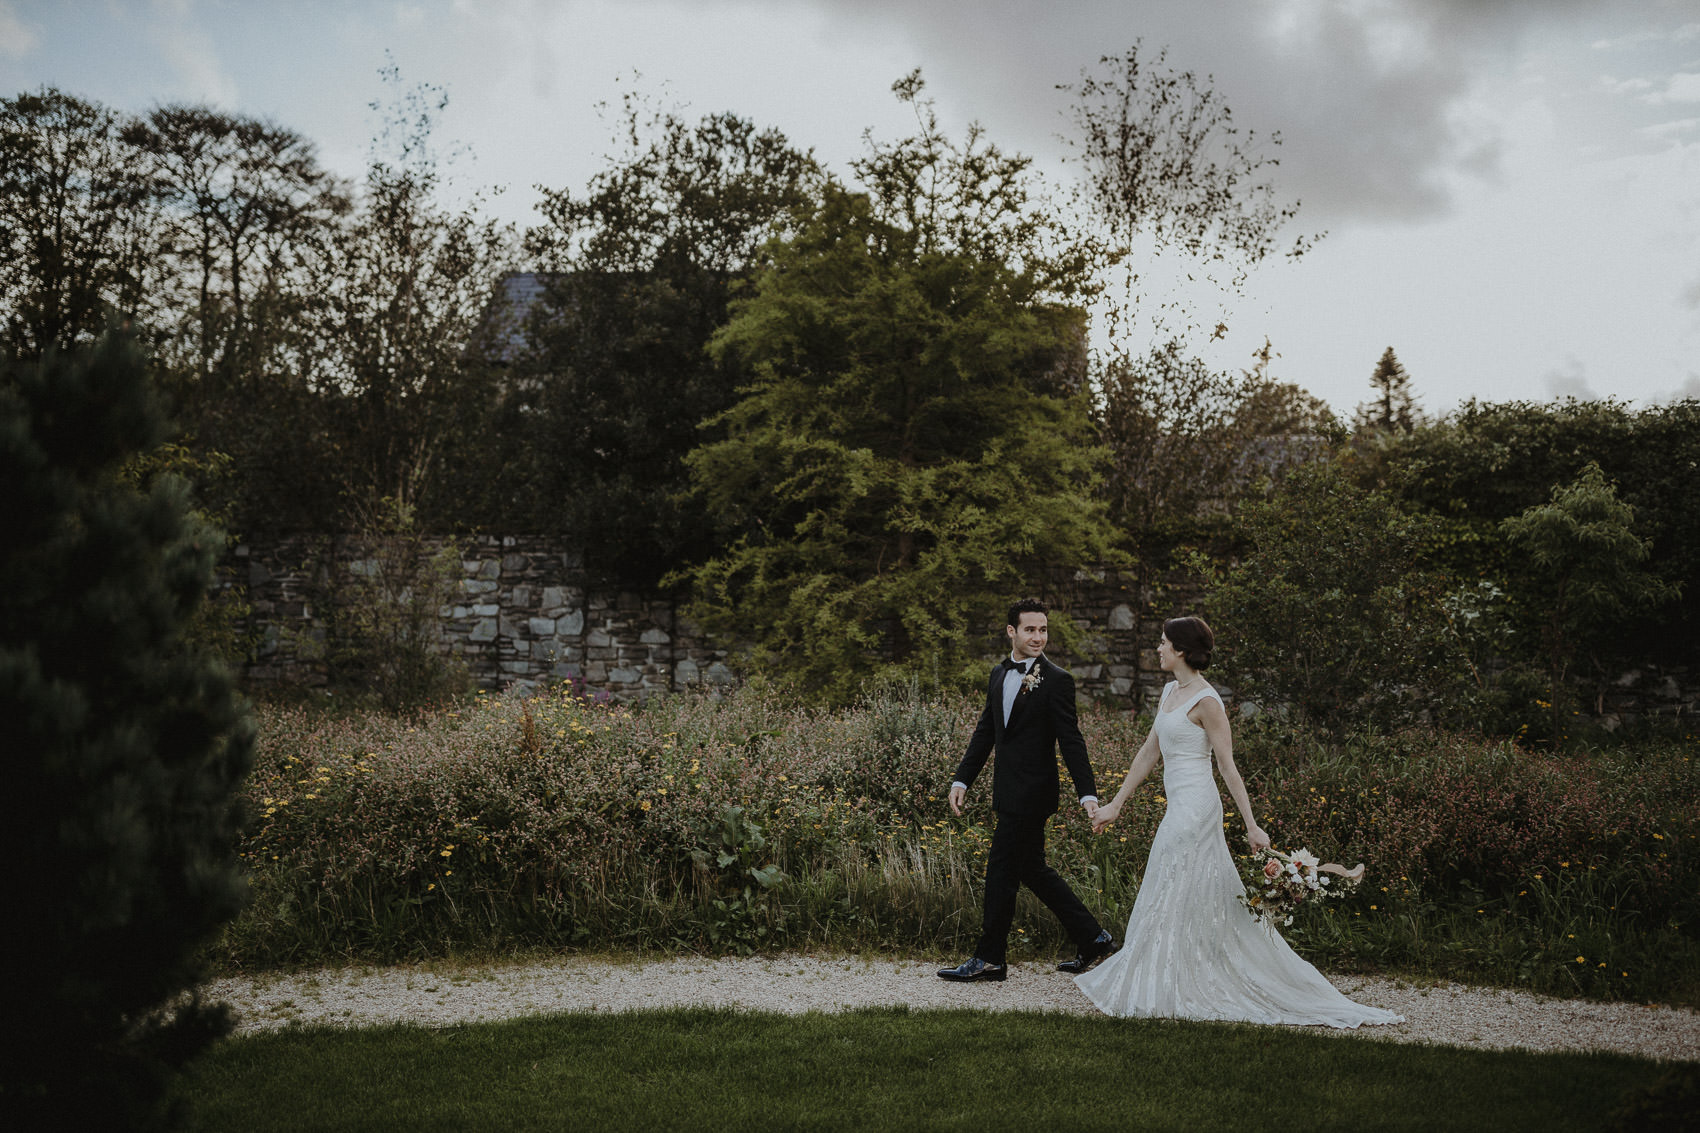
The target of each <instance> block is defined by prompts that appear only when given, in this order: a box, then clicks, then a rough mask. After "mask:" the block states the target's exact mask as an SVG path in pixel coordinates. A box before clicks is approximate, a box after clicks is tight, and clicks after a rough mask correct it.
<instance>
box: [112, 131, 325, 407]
mask: <svg viewBox="0 0 1700 1133" xmlns="http://www.w3.org/2000/svg"><path fill="white" fill-rule="evenodd" d="M125 136H126V140H127V141H128V142H129V144H131V145H133V146H135V147H136V149H137V150H138V151H140V153H142V154H144V155H146V157H147V158H148V159H149V160H150V161H151V163H152V166H153V186H152V187H153V191H154V193H155V194H156V195H157V197H158V198H159V201H160V203H161V205H162V206H163V214H164V219H166V220H167V221H168V222H169V235H168V237H167V239H168V245H167V246H168V248H169V250H170V253H171V256H172V258H173V260H174V261H175V263H176V268H177V270H176V275H177V284H178V286H179V287H180V288H181V289H182V291H181V293H180V295H179V296H178V298H177V302H176V304H175V306H176V308H177V310H178V311H179V312H181V314H182V315H183V316H184V323H183V324H182V325H180V326H179V327H176V328H173V329H175V330H176V331H177V333H178V336H179V338H180V340H181V341H180V343H179V345H178V349H179V350H180V351H182V352H184V353H186V354H187V355H188V360H189V365H190V366H191V367H192V368H193V369H194V371H195V377H196V378H197V379H198V380H199V381H200V382H202V383H206V384H213V385H214V389H213V390H212V391H209V392H210V393H211V394H212V395H214V396H216V395H217V394H218V393H220V392H225V391H231V392H234V393H235V394H236V396H237V397H241V396H242V395H244V394H245V393H247V392H248V391H249V390H250V389H251V388H252V387H253V385H254V384H255V382H256V380H257V377H258V375H257V371H259V370H261V369H262V367H263V365H264V363H266V362H275V361H277V359H275V358H269V357H267V354H268V351H266V349H265V345H266V344H267V343H268V340H270V339H272V338H273V337H275V335H276V333H277V330H276V329H274V328H272V327H269V326H268V325H267V324H268V322H270V321H272V320H278V321H283V322H287V321H288V320H289V318H290V317H291V316H292V315H295V314H298V313H299V311H300V309H301V307H302V304H303V300H304V299H305V297H306V296H307V295H308V294H309V293H310V291H311V289H312V287H313V280H312V278H310V277H314V276H318V277H320V278H322V274H321V271H322V269H323V268H324V267H325V266H327V265H326V264H325V263H324V260H323V255H322V253H323V252H324V246H325V238H326V236H327V235H328V234H329V232H330V230H331V226H332V223H333V222H334V221H335V219H336V218H337V217H340V216H343V215H345V214H346V213H347V212H348V209H349V202H348V198H347V195H346V193H345V191H344V190H343V188H342V186H340V185H339V184H337V182H336V180H335V179H334V178H333V177H332V176H331V175H330V174H329V173H327V172H326V171H325V170H324V169H322V168H320V166H319V164H318V158H317V155H316V154H315V153H314V150H313V146H312V144H311V143H310V142H308V141H307V139H305V138H303V137H302V136H301V135H300V134H297V133H296V132H295V131H293V130H289V129H286V128H284V127H282V126H279V125H277V124H275V123H272V122H266V121H262V120H260V119H256V118H250V117H246V116H243V115H232V114H226V113H222V112H220V111H216V110H213V109H211V108H209V107H205V106H186V105H172V106H162V107H159V108H157V109H156V110H154V111H153V112H152V113H151V114H149V115H148V116H147V118H146V119H145V120H143V121H141V122H137V123H135V124H134V125H132V126H131V127H129V128H128V129H127V130H126V131H125ZM268 332H269V333H268ZM244 379H245V380H244ZM244 387H246V388H244Z"/></svg>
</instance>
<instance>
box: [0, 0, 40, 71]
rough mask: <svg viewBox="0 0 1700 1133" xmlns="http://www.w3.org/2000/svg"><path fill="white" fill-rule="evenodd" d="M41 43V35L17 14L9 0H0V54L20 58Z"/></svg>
mask: <svg viewBox="0 0 1700 1133" xmlns="http://www.w3.org/2000/svg"><path fill="white" fill-rule="evenodd" d="M40 45H41V36H39V35H38V34H36V30H35V28H34V27H33V26H31V25H30V24H27V23H25V22H24V20H23V17H22V16H20V15H18V11H17V8H16V7H15V6H14V5H13V4H12V2H11V0H0V55H9V56H11V57H12V58H13V59H22V58H23V57H24V56H26V55H28V54H29V53H30V52H32V51H34V50H35V49H36V48H37V47H39V46H40Z"/></svg>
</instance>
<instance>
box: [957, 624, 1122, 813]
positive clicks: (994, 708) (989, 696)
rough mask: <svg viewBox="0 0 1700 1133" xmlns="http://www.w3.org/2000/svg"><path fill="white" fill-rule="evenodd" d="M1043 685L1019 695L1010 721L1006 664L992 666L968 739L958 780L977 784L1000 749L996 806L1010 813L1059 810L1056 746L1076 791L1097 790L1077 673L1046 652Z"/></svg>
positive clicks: (1083, 793) (996, 765) (1041, 661)
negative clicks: (1077, 696) (1079, 714)
mask: <svg viewBox="0 0 1700 1133" xmlns="http://www.w3.org/2000/svg"><path fill="white" fill-rule="evenodd" d="M1038 664H1039V666H1040V672H1041V673H1042V674H1043V675H1042V676H1041V677H1040V680H1039V685H1038V687H1037V688H1035V689H1034V690H1033V691H1032V692H1027V693H1022V694H1020V695H1018V696H1017V697H1016V698H1015V707H1013V708H1011V709H1010V712H1009V723H1008V724H1007V725H1006V724H1005V723H1004V720H1003V679H1004V668H1003V666H1002V665H1001V664H1000V665H999V666H998V667H997V668H995V669H993V670H992V675H991V679H990V680H988V681H987V682H986V710H985V711H984V712H982V713H980V722H979V724H978V725H976V726H975V728H974V735H973V737H972V738H970V739H969V741H968V752H967V754H965V755H964V756H963V757H962V763H961V764H960V765H959V766H958V767H957V769H956V780H957V781H958V782H962V783H966V784H968V785H969V786H970V787H972V786H973V785H974V779H975V777H976V776H978V775H979V774H980V771H981V769H982V768H984V767H985V766H986V759H987V757H988V756H990V755H991V754H992V751H993V750H994V749H996V751H997V753H998V757H997V760H996V761H995V762H994V763H993V764H992V809H993V810H997V811H1002V812H1005V813H1008V814H1055V813H1056V812H1057V798H1058V794H1059V792H1060V781H1059V778H1058V776H1057V748H1058V747H1059V746H1060V747H1061V748H1062V757H1063V762H1064V763H1066V764H1067V765H1068V773H1069V775H1070V776H1071V777H1072V778H1073V779H1074V787H1075V791H1076V793H1077V794H1078V795H1079V796H1081V797H1084V796H1086V795H1096V794H1097V793H1098V786H1097V783H1096V782H1095V781H1094V779H1093V778H1092V762H1091V761H1090V760H1089V759H1087V758H1086V741H1085V740H1084V739H1082V738H1081V736H1080V722H1079V720H1078V719H1077V718H1076V716H1075V711H1074V677H1072V676H1071V675H1069V672H1068V670H1066V669H1061V668H1058V667H1057V666H1056V665H1053V664H1051V662H1050V661H1049V660H1048V659H1047V658H1045V657H1043V656H1041V657H1039V659H1038Z"/></svg>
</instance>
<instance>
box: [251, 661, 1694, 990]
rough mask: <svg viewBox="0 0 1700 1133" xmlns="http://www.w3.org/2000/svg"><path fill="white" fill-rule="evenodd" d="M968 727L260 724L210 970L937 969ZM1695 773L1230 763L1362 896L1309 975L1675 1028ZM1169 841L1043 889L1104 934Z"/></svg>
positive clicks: (1307, 929)
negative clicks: (235, 869)
mask: <svg viewBox="0 0 1700 1133" xmlns="http://www.w3.org/2000/svg"><path fill="white" fill-rule="evenodd" d="M973 710H974V706H973V705H972V703H970V702H968V701H967V700H961V701H958V700H954V699H934V698H928V697H918V696H914V695H909V696H904V695H900V694H893V695H889V696H885V697H881V698H877V699H874V700H871V701H868V702H865V703H863V704H862V705H860V706H858V707H855V708H852V709H849V710H845V711H839V712H825V711H821V710H816V709H807V708H800V707H795V706H788V705H786V704H784V703H782V702H779V701H776V700H774V699H772V698H770V697H766V696H762V695H759V694H756V693H752V692H747V691H746V692H743V693H740V694H737V695H735V696H733V697H730V698H729V699H727V700H725V701H722V702H714V701H709V700H703V699H696V698H683V697H681V698H674V699H669V700H665V701H660V702H657V703H654V704H651V705H648V706H646V707H644V708H642V709H637V710H633V709H627V708H621V707H614V706H608V705H597V704H593V703H588V702H585V701H583V700H581V699H579V698H576V697H574V696H571V695H566V694H556V695H553V696H550V697H546V698H540V699H534V700H523V699H519V698H507V699H503V698H496V697H479V698H476V699H475V700H474V701H473V702H470V703H468V704H464V705H460V706H455V707H445V708H440V709H437V710H434V711H431V712H427V713H423V714H419V715H416V716H413V717H407V718H398V717H393V716H388V715H383V714H378V713H352V714H344V715H324V714H320V713H313V712H309V711H307V710H305V709H301V708H272V709H268V710H266V713H265V716H264V726H263V733H262V734H263V737H264V738H263V741H262V744H261V749H260V759H259V766H258V769H257V772H256V774H255V776H254V777H253V779H252V781H251V787H250V790H251V795H252V797H251V803H252V806H253V812H254V815H255V819H254V822H253V824H252V825H251V826H250V828H249V830H248V832H247V838H246V843H245V847H244V850H245V854H246V859H247V861H248V862H249V863H250V868H251V869H252V871H253V878H254V887H255V892H256V900H255V902H254V903H253V905H252V906H251V907H250V909H249V910H248V912H247V913H246V914H245V915H244V917H243V918H242V919H241V920H240V921H239V922H238V923H237V924H236V925H234V926H233V927H232V929H231V931H230V932H229V933H228V934H227V936H226V939H225V941H224V944H223V945H222V946H221V949H220V956H221V957H222V960H223V962H224V963H226V964H227V965H236V966H245V967H253V966H258V967H265V966H272V965H280V964H282V965H299V964H316V963H334V962H343V961H350V960H368V961H385V960H396V959H406V958H417V957H426V956H442V955H450V954H456V953H464V952H469V951H470V952H474V953H481V954H500V953H504V952H513V951H523V950H526V949H530V948H535V947H561V946H575V945H576V946H589V947H598V948H608V947H617V948H662V949H668V948H701V949H705V950H711V951H723V950H731V951H740V950H743V949H746V948H749V949H758V950H769V949H775V948H801V949H807V948H831V949H838V950H852V951H854V950H861V949H869V948H872V949H886V950H893V951H897V952H902V953H914V952H917V951H918V952H923V953H927V954H939V955H953V954H955V953H956V952H958V951H960V950H961V949H963V948H965V947H966V948H971V947H972V943H973V940H974V939H975V934H976V933H977V932H978V926H979V919H980V909H979V904H978V902H979V900H980V879H981V875H982V873H983V866H984V860H983V855H984V852H985V848H986V845H987V841H988V838H989V835H990V828H991V820H992V816H991V814H990V812H989V811H988V810H987V809H986V803H985V801H984V800H983V799H981V800H979V801H978V803H977V805H976V807H975V808H974V809H971V810H970V812H969V813H968V814H967V815H966V816H965V817H963V818H961V819H955V818H952V817H950V816H949V814H948V812H947V810H946V808H945V806H944V803H943V787H944V786H945V783H944V777H945V776H946V775H948V773H949V768H950V767H951V766H952V765H953V761H954V759H955V758H956V756H957V755H959V751H958V748H959V747H960V746H961V744H962V743H963V742H965V737H966V736H967V735H968V732H969V731H970V730H971V725H972V717H973ZM1083 725H1084V727H1085V730H1086V735H1087V740H1088V742H1089V744H1090V745H1091V749H1092V751H1093V752H1094V755H1095V761H1096V763H1097V767H1096V770H1097V773H1098V776H1099V778H1100V780H1101V782H1102V783H1103V784H1104V785H1105V787H1106V789H1110V788H1113V785H1114V783H1115V782H1116V781H1117V780H1118V779H1119V777H1120V775H1121V774H1122V773H1124V772H1125V764H1124V763H1122V757H1123V756H1129V757H1130V753H1131V752H1132V751H1133V750H1134V749H1135V747H1136V746H1137V741H1138V740H1139V739H1140V738H1142V737H1143V733H1142V731H1141V728H1142V727H1143V723H1142V722H1141V721H1138V720H1135V719H1134V718H1132V717H1130V716H1127V715H1126V714H1122V713H1108V712H1102V711H1099V712H1089V713H1087V714H1085V716H1084V717H1083ZM528 737H529V738H528ZM1693 753H1694V744H1693V743H1692V741H1683V742H1675V741H1671V742H1666V743H1662V744H1655V745H1649V746H1648V747H1646V748H1645V749H1644V750H1640V751H1638V752H1637V753H1635V754H1627V753H1596V754H1593V755H1591V756H1583V755H1566V756H1560V755H1547V756H1539V757H1534V756H1529V755H1527V754H1524V753H1520V752H1518V751H1517V749H1516V748H1514V747H1512V746H1510V745H1508V744H1495V743H1489V742H1484V741H1481V740H1472V739H1467V738H1463V737H1459V736H1452V735H1447V734H1444V733H1432V732H1421V731H1407V732H1399V733H1395V734H1391V735H1387V736H1381V737H1373V736H1372V737H1368V738H1361V739H1359V740H1356V741H1353V742H1352V743H1349V744H1346V745H1343V746H1342V745H1333V744H1326V745H1325V744H1322V743H1319V742H1316V741H1314V740H1309V739H1305V738H1303V735H1302V734H1288V733H1284V732H1277V731H1274V730H1258V729H1245V730H1243V734H1242V736H1241V737H1240V740H1239V744H1238V745H1237V754H1238V757H1239V761H1240V764H1241V766H1242V767H1243V768H1244V769H1245V770H1246V773H1247V775H1248V778H1249V779H1250V781H1251V783H1252V786H1253V791H1254V798H1255V799H1256V800H1257V806H1258V808H1259V820H1260V822H1262V823H1263V824H1264V826H1265V827H1266V828H1267V829H1269V830H1270V831H1271V833H1272V834H1274V835H1275V837H1276V839H1277V842H1278V843H1280V844H1283V845H1289V846H1296V845H1299V844H1303V845H1307V846H1309V847H1310V848H1311V849H1313V850H1316V851H1317V852H1319V853H1321V854H1324V855H1326V856H1327V857H1328V858H1329V859H1331V860H1345V861H1348V862H1351V861H1357V860H1363V861H1365V862H1366V863H1368V864H1369V866H1370V869H1371V878H1372V880H1371V881H1370V882H1368V883H1366V884H1365V886H1364V887H1363V888H1362V889H1361V891H1360V892H1359V893H1358V894H1357V895H1356V896H1354V897H1352V898H1350V899H1347V900H1344V901H1341V902H1337V903H1335V902H1331V903H1330V904H1329V906H1328V907H1327V908H1326V909H1318V910H1312V911H1311V913H1310V918H1309V919H1307V920H1305V921H1303V922H1301V923H1300V924H1298V925H1296V926H1295V930H1296V935H1295V937H1294V939H1295V941H1296V942H1297V943H1298V944H1299V946H1300V947H1301V949H1302V950H1305V951H1306V952H1308V953H1309V954H1310V955H1311V956H1313V957H1314V958H1316V959H1318V960H1321V961H1323V962H1325V963H1326V964H1329V965H1331V966H1334V967H1392V968H1395V969H1400V970H1407V971H1414V972H1424V973H1429V974H1434V975H1444V976H1449V977H1455V978H1463V979H1474V980H1483V981H1490V982H1499V983H1504V984H1507V985H1516V986H1524V987H1531V988H1535V989H1538V990H1543V991H1551V992H1564V993H1568V994H1583V995H1590V996H1600V997H1607V998H1659V999H1679V1000H1683V1001H1689V1002H1692V1001H1694V1000H1695V999H1696V997H1697V996H1700V941H1697V940H1696V936H1697V926H1700V907H1697V898H1696V894H1697V893H1700V846H1697V839H1700V821H1697V820H1696V817H1695V814H1694V812H1693V808H1692V806H1691V805H1690V801H1691V800H1692V798H1693V797H1695V794H1696V791H1697V790H1700V771H1697V770H1696V766H1695V763H1694V762H1693V761H1692V755H1693ZM1162 811H1163V803H1162V801H1161V797H1160V790H1159V789H1156V788H1153V789H1148V790H1146V791H1144V792H1142V793H1141V794H1140V795H1139V796H1137V798H1136V800H1135V802H1134V803H1133V804H1131V805H1130V806H1129V808H1128V811H1127V813H1126V815H1125V816H1124V819H1123V821H1122V823H1121V824H1119V827H1118V829H1117V831H1116V832H1115V833H1114V834H1112V835H1108V836H1104V837H1097V838H1094V837H1092V836H1091V834H1090V831H1089V829H1088V828H1087V826H1086V825H1085V824H1084V823H1083V822H1081V821H1080V820H1079V819H1078V816H1075V815H1064V816H1060V817H1059V818H1058V819H1057V820H1056V821H1055V823H1054V824H1053V827H1052V832H1051V835H1050V847H1051V859H1052V861H1053V863H1054V864H1056V865H1057V867H1058V868H1059V869H1060V870H1062V871H1063V872H1064V873H1065V874H1066V875H1067V876H1068V877H1069V879H1070V881H1071V884H1073V885H1074V886H1075V887H1076V890H1077V891H1078V892H1081V893H1082V895H1083V897H1085V899H1086V900H1087V901H1088V903H1089V904H1091V905H1093V906H1094V911H1095V912H1097V913H1098V915H1099V917H1100V919H1103V920H1104V921H1105V923H1110V924H1114V923H1119V922H1121V921H1124V920H1125V918H1126V916H1127V913H1128V910H1129V909H1130V908H1131V904H1132V898H1133V894H1134V892H1135V891H1136V889H1137V886H1138V882H1139V878H1140V875H1141V873H1142V871H1143V868H1144V855H1145V853H1146V849H1147V847H1148V846H1149V844H1150V841H1151V837H1152V835H1153V833H1154V832H1155V829H1156V825H1157V823H1158V821H1159V820H1160V818H1161V815H1162ZM1230 821H1232V820H1231V819H1230ZM1016 923H1017V933H1016V937H1015V951H1014V955H1015V957H1016V961H1017V962H1018V963H1019V962H1021V959H1022V957H1024V956H1025V957H1027V958H1029V959H1032V960H1035V961H1048V960H1049V959H1050V958H1051V956H1052V954H1053V953H1055V952H1056V951H1058V950H1059V949H1062V948H1063V947H1064V946H1065V944H1066V942H1064V941H1063V940H1061V939H1060V937H1058V936H1057V929H1056V926H1055V922H1054V919H1053V918H1050V917H1048V916H1046V915H1044V913H1043V911H1042V910H1041V909H1040V908H1039V906H1038V905H1037V904H1032V903H1026V904H1023V906H1022V910H1021V913H1020V916H1019V917H1018V920H1017V922H1016ZM1577 956H1582V957H1583V960H1582V961H1581V962H1578V961H1577V959H1576V957H1577ZM1602 965H1603V966H1602Z"/></svg>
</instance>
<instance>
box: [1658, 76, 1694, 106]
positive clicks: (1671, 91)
mask: <svg viewBox="0 0 1700 1133" xmlns="http://www.w3.org/2000/svg"><path fill="white" fill-rule="evenodd" d="M1664 100H1665V101H1666V102H1700V74H1695V73H1694V72H1691V71H1685V72H1680V73H1678V74H1675V75H1672V76H1671V80H1670V85H1668V86H1667V87H1665V94H1664Z"/></svg>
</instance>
